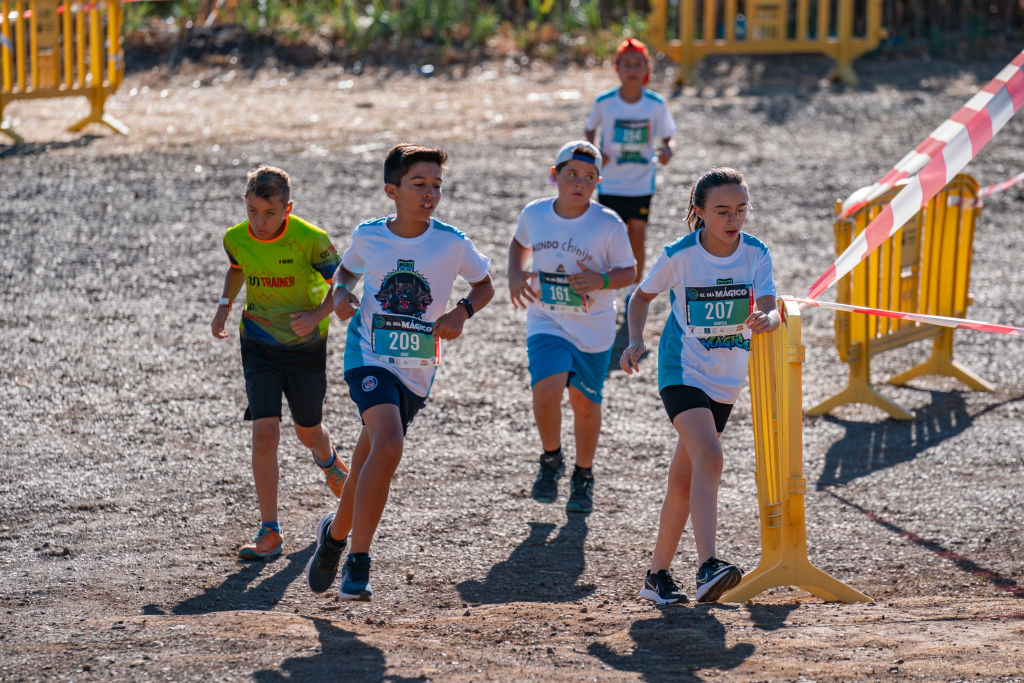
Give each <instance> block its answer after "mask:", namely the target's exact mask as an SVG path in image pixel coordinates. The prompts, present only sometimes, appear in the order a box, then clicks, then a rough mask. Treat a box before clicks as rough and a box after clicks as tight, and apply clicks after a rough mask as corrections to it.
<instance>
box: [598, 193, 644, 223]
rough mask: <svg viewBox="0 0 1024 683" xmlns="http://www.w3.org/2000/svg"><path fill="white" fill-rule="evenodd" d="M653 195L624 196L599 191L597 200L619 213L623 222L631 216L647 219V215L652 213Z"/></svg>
mask: <svg viewBox="0 0 1024 683" xmlns="http://www.w3.org/2000/svg"><path fill="white" fill-rule="evenodd" d="M651 196H652V195H645V196H643V197H622V196H619V195H616V194H600V193H598V195H597V201H598V203H600V204H603V205H604V206H607V207H608V208H609V209H611V210H612V211H614V212H615V213H617V214H619V218H621V219H622V221H623V222H626V221H628V220H629V219H631V218H639V219H640V220H642V221H646V220H647V216H648V215H649V214H650V213H651Z"/></svg>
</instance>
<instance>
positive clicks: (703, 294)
mask: <svg viewBox="0 0 1024 683" xmlns="http://www.w3.org/2000/svg"><path fill="white" fill-rule="evenodd" d="M753 308H754V285H753V284H729V285H714V286H712V287H687V288H686V333H687V334H689V335H691V336H694V337H719V336H721V335H725V334H736V333H737V332H742V331H743V329H744V327H745V326H744V324H743V322H744V321H745V320H746V319H747V318H748V317H750V312H751V311H752V310H753Z"/></svg>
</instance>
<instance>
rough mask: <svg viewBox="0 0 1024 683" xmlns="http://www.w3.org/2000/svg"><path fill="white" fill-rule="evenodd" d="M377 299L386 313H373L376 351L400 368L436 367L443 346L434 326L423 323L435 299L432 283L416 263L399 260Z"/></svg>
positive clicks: (373, 337) (385, 277)
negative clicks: (435, 334)
mask: <svg viewBox="0 0 1024 683" xmlns="http://www.w3.org/2000/svg"><path fill="white" fill-rule="evenodd" d="M374 298H375V299H376V300H377V302H378V303H379V304H380V307H381V309H382V310H383V311H384V313H374V314H373V327H372V331H371V334H372V339H371V344H372V347H373V352H374V353H375V354H377V356H379V357H380V358H381V359H382V360H386V361H387V362H388V363H391V364H393V365H396V366H398V367H420V366H426V365H437V363H438V362H439V360H440V345H439V344H437V339H436V338H435V337H434V323H432V322H424V321H423V320H422V318H423V314H424V313H426V311H427V308H428V307H429V306H430V304H431V303H433V301H434V298H433V296H431V294H430V282H428V281H427V278H426V277H424V276H423V275H422V274H421V273H419V272H417V271H416V262H415V261H414V260H412V259H398V260H397V263H396V266H395V270H393V271H391V272H390V273H388V274H387V275H385V276H384V277H383V279H382V282H381V287H380V291H378V292H377V294H375V295H374Z"/></svg>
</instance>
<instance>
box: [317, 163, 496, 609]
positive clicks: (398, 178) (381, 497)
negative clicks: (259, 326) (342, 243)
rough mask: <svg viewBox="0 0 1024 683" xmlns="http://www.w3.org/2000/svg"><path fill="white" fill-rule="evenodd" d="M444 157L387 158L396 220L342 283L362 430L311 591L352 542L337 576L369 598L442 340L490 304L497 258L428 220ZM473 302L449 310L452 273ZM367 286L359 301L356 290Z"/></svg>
mask: <svg viewBox="0 0 1024 683" xmlns="http://www.w3.org/2000/svg"><path fill="white" fill-rule="evenodd" d="M447 161H448V155H447V154H446V153H445V152H444V151H443V150H440V149H432V148H428V147H421V146H418V145H411V144H400V145H396V146H395V147H393V148H392V149H391V150H390V151H389V152H388V154H387V156H386V157H385V159H384V193H385V194H386V195H387V196H388V198H389V199H391V200H392V201H394V203H395V213H394V214H392V215H390V216H386V217H384V218H377V219H374V220H369V221H366V222H364V223H361V224H360V225H359V226H358V227H356V229H355V231H354V232H353V233H352V240H351V243H350V245H349V247H348V249H346V250H345V253H344V254H342V257H341V265H340V266H338V272H337V274H336V275H335V277H334V282H335V289H334V312H335V314H337V316H338V317H339V318H341V319H342V320H347V319H349V318H351V322H350V323H349V326H348V337H347V339H346V341H345V382H346V383H348V387H349V396H350V397H351V398H352V400H353V401H354V402H355V404H356V407H357V408H358V410H359V415H360V418H361V419H362V423H363V428H362V431H361V432H360V434H359V439H358V441H357V442H356V445H355V449H354V452H353V454H352V469H351V473H350V474H349V477H348V480H347V481H346V482H345V489H344V491H343V492H342V494H341V500H340V501H339V502H338V509H337V511H336V512H331V513H328V514H326V515H324V516H323V518H321V520H320V522H319V524H318V525H317V529H316V551H315V552H314V553H313V557H311V558H310V560H309V563H308V564H307V565H306V583H307V584H308V585H309V587H310V589H311V590H312V591H313V592H314V593H323V592H324V591H326V590H327V589H329V588H330V587H331V585H333V583H334V579H335V577H336V576H337V573H338V565H339V562H340V560H341V553H342V552H343V551H344V550H345V547H346V545H347V541H348V535H349V533H350V532H351V534H352V539H351V541H352V545H351V547H350V548H349V553H348V556H347V557H346V559H345V564H344V567H343V568H342V571H341V582H340V584H339V586H338V595H339V596H340V597H341V599H342V600H363V601H368V600H370V599H371V598H372V596H373V589H372V588H371V584H370V554H369V553H370V543H371V542H372V541H373V536H374V534H375V533H376V531H377V525H378V524H379V523H380V519H381V515H382V514H383V512H384V506H385V504H386V503H387V498H388V492H389V490H390V487H391V477H392V475H394V473H395V470H396V469H397V468H398V463H399V461H400V460H401V458H402V451H403V448H404V443H405V433H406V429H408V427H409V425H410V423H411V422H412V421H413V418H414V417H415V416H416V413H417V412H418V411H419V410H420V409H421V408H423V406H424V405H425V404H426V400H427V395H428V393H429V392H430V388H431V385H432V384H433V382H434V374H435V372H436V370H437V364H438V362H439V361H440V354H441V348H440V344H441V340H450V339H455V338H456V337H458V336H459V335H460V334H461V333H462V328H463V325H465V323H466V321H467V320H469V319H470V318H471V317H472V316H473V314H474V313H475V312H476V311H479V310H480V309H481V308H483V307H484V306H485V305H486V304H487V302H488V301H490V300H491V297H493V296H494V287H493V286H492V285H491V278H490V275H489V274H488V269H489V267H490V260H489V259H488V258H487V257H486V256H484V255H483V254H481V253H480V252H478V251H477V250H476V247H474V246H473V242H471V241H470V239H469V238H468V237H466V235H465V234H463V233H462V232H460V231H459V230H457V229H455V228H453V227H452V226H450V225H446V224H445V223H442V222H441V221H439V220H437V219H435V218H433V217H432V214H433V213H434V210H435V209H436V208H437V205H438V202H440V201H441V176H442V173H443V169H444V166H445V165H446V163H447ZM460 276H461V277H462V278H463V279H464V280H466V281H468V282H469V284H470V291H469V294H468V295H467V296H466V297H465V298H463V299H460V300H459V302H458V303H457V304H456V305H455V306H454V307H453V308H451V309H450V310H448V311H447V312H446V311H445V309H446V308H447V307H448V298H449V296H450V294H451V292H452V287H453V286H454V284H455V278H456V277H460ZM360 279H362V281H363V296H362V299H360V298H359V297H357V296H356V295H355V294H354V293H353V289H354V288H355V286H356V284H357V282H358V281H359V280H360Z"/></svg>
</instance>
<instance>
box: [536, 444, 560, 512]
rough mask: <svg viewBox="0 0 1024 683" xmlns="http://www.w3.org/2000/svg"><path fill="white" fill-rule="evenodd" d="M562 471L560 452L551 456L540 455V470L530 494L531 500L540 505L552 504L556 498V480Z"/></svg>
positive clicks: (546, 454)
mask: <svg viewBox="0 0 1024 683" xmlns="http://www.w3.org/2000/svg"><path fill="white" fill-rule="evenodd" d="M564 471H565V470H564V468H563V467H562V453H561V451H559V452H558V453H555V454H553V455H552V454H548V453H542V454H541V456H540V469H539V470H537V479H536V480H535V481H534V482H533V491H532V492H531V493H530V495H531V496H533V499H534V500H536V501H539V502H541V503H553V502H554V501H555V499H556V498H558V480H559V479H560V478H561V476H562V473H563V472H564Z"/></svg>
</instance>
